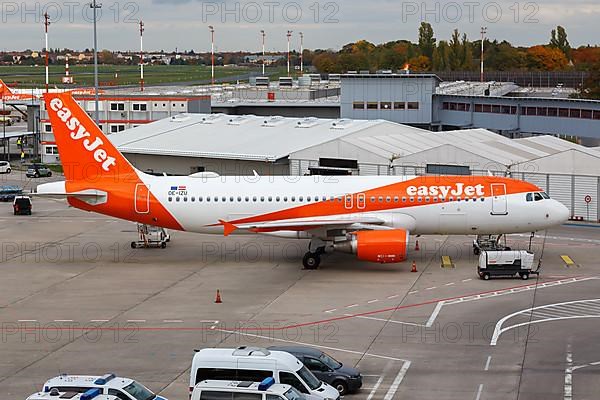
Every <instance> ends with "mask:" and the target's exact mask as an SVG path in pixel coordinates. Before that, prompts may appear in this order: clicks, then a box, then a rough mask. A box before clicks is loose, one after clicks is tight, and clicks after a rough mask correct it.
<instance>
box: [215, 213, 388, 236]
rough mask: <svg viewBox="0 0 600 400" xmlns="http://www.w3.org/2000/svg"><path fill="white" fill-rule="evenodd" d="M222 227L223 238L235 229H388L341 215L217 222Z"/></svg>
mask: <svg viewBox="0 0 600 400" xmlns="http://www.w3.org/2000/svg"><path fill="white" fill-rule="evenodd" d="M219 222H220V223H221V225H223V227H224V234H225V236H228V235H230V234H231V233H232V232H234V231H235V230H237V229H244V230H249V231H251V232H256V233H261V232H277V231H306V230H311V229H317V228H323V227H331V228H333V227H340V228H348V229H356V230H361V229H377V230H381V229H390V228H389V227H386V226H382V225H383V224H384V223H385V221H384V220H382V219H380V218H377V217H373V216H368V215H360V214H356V215H342V216H339V217H332V216H325V217H312V218H294V219H285V220H275V221H262V222H243V223H235V222H227V221H224V220H219Z"/></svg>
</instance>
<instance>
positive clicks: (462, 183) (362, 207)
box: [37, 93, 569, 268]
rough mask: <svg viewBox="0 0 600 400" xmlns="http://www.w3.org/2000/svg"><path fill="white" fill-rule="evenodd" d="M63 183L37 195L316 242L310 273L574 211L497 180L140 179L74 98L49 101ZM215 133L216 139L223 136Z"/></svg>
mask: <svg viewBox="0 0 600 400" xmlns="http://www.w3.org/2000/svg"><path fill="white" fill-rule="evenodd" d="M45 101H46V108H47V110H48V114H49V116H50V121H51V123H52V129H53V132H54V136H55V138H56V143H57V145H58V150H59V153H60V158H61V161H62V164H63V168H64V173H65V178H66V181H64V182H53V183H46V184H42V185H39V186H38V187H37V191H38V193H39V194H45V195H52V196H66V197H67V199H68V202H69V204H71V205H72V206H74V207H77V208H80V209H82V210H86V211H93V212H97V213H101V214H105V215H109V216H113V217H116V218H122V219H126V220H130V221H136V222H139V223H143V224H148V225H156V226H160V227H164V228H170V229H176V230H181V231H189V232H199V233H211V234H221V235H225V236H227V235H230V234H232V233H258V234H265V235H273V236H278V237H284V238H294V239H310V244H309V248H308V252H307V253H306V255H305V256H304V259H303V264H304V266H305V267H306V268H316V267H317V266H318V265H319V263H320V255H322V254H323V253H325V252H330V251H344V252H349V253H353V254H356V257H357V258H358V259H360V260H365V261H372V262H378V263H394V262H401V261H403V260H404V259H405V258H406V255H407V246H408V241H409V233H411V234H456V235H470V234H500V233H517V232H535V231H538V230H543V229H546V228H548V227H551V226H554V225H557V224H561V223H563V222H564V221H566V220H567V218H568V215H569V212H568V210H567V208H566V207H565V206H563V205H562V204H561V203H559V202H558V201H556V200H553V199H550V198H549V197H548V196H547V195H546V193H544V192H543V191H542V190H541V189H540V188H539V187H537V186H535V185H533V184H531V183H528V182H523V181H519V180H515V179H509V178H504V177H494V176H481V177H480V176H369V177H367V176H364V177H363V176H347V177H322V176H305V177H284V176H281V177H272V176H268V177H259V176H251V177H239V176H238V177H234V176H228V177H219V176H216V174H209V173H200V174H194V175H190V176H153V175H147V174H145V173H143V172H141V171H138V170H136V169H135V168H134V167H133V166H132V165H131V164H130V163H129V162H128V161H127V160H126V159H125V158H124V157H123V156H122V155H121V153H119V151H118V150H117V149H116V148H115V147H114V146H113V145H112V143H111V142H110V140H108V139H107V138H106V137H105V136H104V135H103V134H102V132H101V131H100V130H99V129H98V128H97V126H96V125H95V124H94V122H93V121H92V120H91V119H90V117H89V116H88V115H87V114H86V113H85V112H84V111H83V110H82V109H81V108H80V107H79V105H78V104H77V103H76V102H75V101H74V100H73V98H72V97H71V95H70V94H68V93H61V94H47V95H45ZM216 134H218V133H216Z"/></svg>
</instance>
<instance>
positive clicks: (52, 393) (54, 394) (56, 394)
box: [50, 388, 60, 396]
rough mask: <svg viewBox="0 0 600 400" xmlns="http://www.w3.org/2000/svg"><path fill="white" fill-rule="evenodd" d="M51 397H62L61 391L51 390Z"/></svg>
mask: <svg viewBox="0 0 600 400" xmlns="http://www.w3.org/2000/svg"><path fill="white" fill-rule="evenodd" d="M50 396H60V391H59V390H58V388H52V389H50Z"/></svg>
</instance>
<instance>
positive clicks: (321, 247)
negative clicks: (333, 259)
mask: <svg viewBox="0 0 600 400" xmlns="http://www.w3.org/2000/svg"><path fill="white" fill-rule="evenodd" d="M322 254H325V242H324V241H322V240H321V239H314V238H313V239H311V241H310V244H309V245H308V251H307V252H306V254H304V257H302V265H303V266H304V269H317V268H319V265H320V264H321V255H322Z"/></svg>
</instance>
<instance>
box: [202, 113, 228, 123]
mask: <svg viewBox="0 0 600 400" xmlns="http://www.w3.org/2000/svg"><path fill="white" fill-rule="evenodd" d="M222 117H223V115H221V114H210V115H207V116H205V117H202V121H201V122H202V123H203V124H214V123H215V122H217V121H219V120H220V119H221V118H222Z"/></svg>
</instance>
